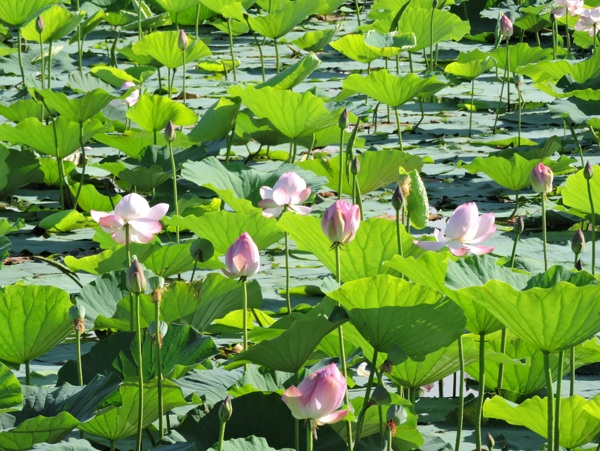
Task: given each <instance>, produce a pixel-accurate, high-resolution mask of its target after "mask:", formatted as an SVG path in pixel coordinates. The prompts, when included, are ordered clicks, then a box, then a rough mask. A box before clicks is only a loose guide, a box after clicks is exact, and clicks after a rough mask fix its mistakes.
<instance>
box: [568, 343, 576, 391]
mask: <svg viewBox="0 0 600 451" xmlns="http://www.w3.org/2000/svg"><path fill="white" fill-rule="evenodd" d="M569 367H570V368H569V369H570V374H569V396H573V395H574V394H575V348H574V347H573V348H571V351H570V354H569Z"/></svg>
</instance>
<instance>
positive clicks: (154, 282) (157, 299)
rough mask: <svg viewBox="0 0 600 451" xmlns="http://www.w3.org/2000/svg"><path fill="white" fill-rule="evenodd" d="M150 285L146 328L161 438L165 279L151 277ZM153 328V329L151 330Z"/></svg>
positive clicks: (162, 421) (165, 326)
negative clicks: (153, 363)
mask: <svg viewBox="0 0 600 451" xmlns="http://www.w3.org/2000/svg"><path fill="white" fill-rule="evenodd" d="M149 283H150V287H151V288H152V303H153V304H154V323H152V324H151V325H150V326H154V327H149V328H148V333H149V334H150V336H151V338H152V341H153V343H154V354H155V357H156V383H157V388H158V433H159V437H160V438H163V435H164V418H163V417H164V404H163V392H162V379H163V374H162V360H161V355H160V350H161V348H162V342H163V338H164V336H165V335H166V333H167V330H168V329H167V327H168V326H167V323H163V322H161V321H160V304H161V301H162V292H163V287H164V284H165V279H163V278H162V277H152V278H151V279H150V280H149ZM152 329H153V330H152Z"/></svg>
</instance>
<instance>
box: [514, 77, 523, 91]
mask: <svg viewBox="0 0 600 451" xmlns="http://www.w3.org/2000/svg"><path fill="white" fill-rule="evenodd" d="M515 86H516V87H517V89H521V86H523V76H522V75H521V74H517V75H515Z"/></svg>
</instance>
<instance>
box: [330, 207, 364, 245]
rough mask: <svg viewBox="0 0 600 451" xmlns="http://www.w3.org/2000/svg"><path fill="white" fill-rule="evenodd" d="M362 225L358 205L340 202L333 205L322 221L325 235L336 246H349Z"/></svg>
mask: <svg viewBox="0 0 600 451" xmlns="http://www.w3.org/2000/svg"><path fill="white" fill-rule="evenodd" d="M359 225H360V209H359V207H358V205H350V204H349V203H348V202H346V201H345V200H338V201H336V202H335V203H334V204H333V205H331V206H330V207H329V208H328V209H327V210H325V213H324V214H323V218H322V219H321V228H322V229H323V233H325V235H326V236H327V238H329V240H330V241H331V242H332V243H334V244H347V243H349V242H350V241H352V240H353V239H354V236H355V235H356V231H357V230H358V226H359Z"/></svg>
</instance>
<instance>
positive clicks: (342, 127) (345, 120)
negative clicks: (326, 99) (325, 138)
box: [338, 108, 348, 199]
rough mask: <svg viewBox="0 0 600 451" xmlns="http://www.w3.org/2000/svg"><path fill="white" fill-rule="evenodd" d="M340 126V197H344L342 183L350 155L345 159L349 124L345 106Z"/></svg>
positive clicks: (339, 121) (339, 122)
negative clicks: (345, 139)
mask: <svg viewBox="0 0 600 451" xmlns="http://www.w3.org/2000/svg"><path fill="white" fill-rule="evenodd" d="M338 126H339V127H340V176H339V178H338V199H341V198H342V184H343V181H344V166H345V164H346V163H348V157H347V156H346V161H344V130H345V129H346V127H347V126H348V110H346V109H345V108H344V111H342V114H341V115H340V118H339V120H338Z"/></svg>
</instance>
